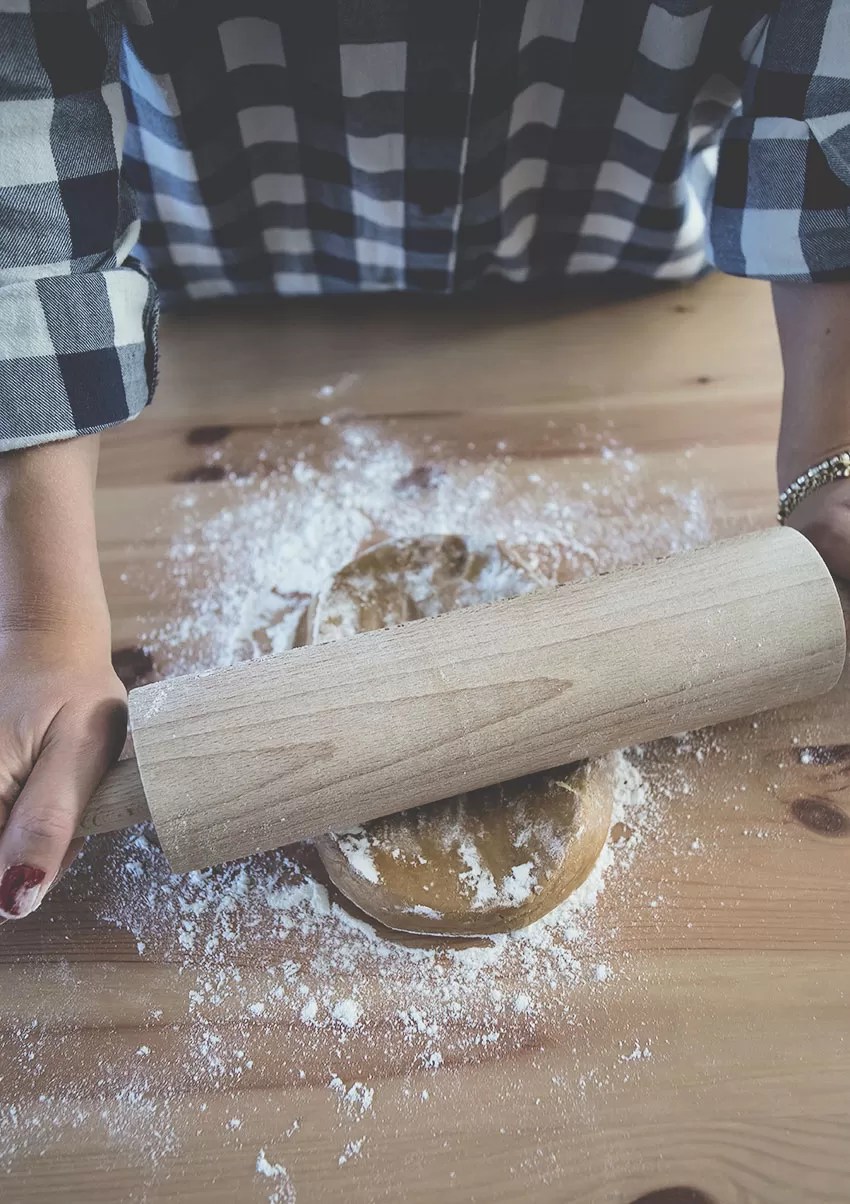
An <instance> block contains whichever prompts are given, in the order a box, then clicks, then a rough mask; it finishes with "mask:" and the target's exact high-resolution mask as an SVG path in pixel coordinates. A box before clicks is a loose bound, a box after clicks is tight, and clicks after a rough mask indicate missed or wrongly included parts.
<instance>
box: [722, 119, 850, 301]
mask: <svg viewBox="0 0 850 1204" xmlns="http://www.w3.org/2000/svg"><path fill="white" fill-rule="evenodd" d="M710 250H711V258H712V260H713V262H714V264H715V266H716V267H718V268H720V269H721V270H722V271H724V272H728V273H730V275H733V276H754V277H758V278H760V279H763V280H775V281H788V282H793V281H800V282H806V281H828V280H848V279H850V116H849V115H848V114H846V113H841V114H836V115H833V116H829V117H819V118H814V119H811V120H808V121H799V120H797V119H795V118H790V117H756V118H745V117H738V118H735V119H734V120H733V121H731V122H730V123H729V126H728V128H727V131H726V134H725V137H724V140H723V143H722V145H721V148H720V158H719V162H718V169H717V181H716V184H715V192H714V204H713V207H712V216H711V248H710Z"/></svg>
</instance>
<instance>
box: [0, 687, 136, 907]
mask: <svg viewBox="0 0 850 1204" xmlns="http://www.w3.org/2000/svg"><path fill="white" fill-rule="evenodd" d="M125 726H126V709H125V707H124V706H123V704H122V702H121V701H120V699H107V700H105V701H103V702H100V703H98V704H97V705H96V706H95V707H94V708H93V709H92V710H91V712H89V713H87V714H86V713H84V712H83V713H80V712H75V713H72V712H70V711H69V710H68V709H63V710H62V711H60V712H59V714H58V715H57V716H56V718H55V719H54V721H53V723H52V724H51V726H50V728H49V729H48V732H47V735H46V737H45V739H44V742H43V744H42V748H41V752H40V754H39V756H38V759H37V761H36V763H35V765H34V767H33V769H32V771H31V773H30V774H29V777H28V778H27V780H26V782H25V783H24V786H23V789H22V790H21V792H20V794H19V795H18V798H17V800H16V801H15V803H14V806H13V807H12V811H11V814H10V816H9V819H8V821H7V823H6V826H5V828H4V829H3V832H2V835H0V917H3V918H6V919H19V918H21V917H23V916H26V915H29V914H30V912H32V911H34V910H35V908H36V907H38V905H39V904H40V903H41V901H42V899H43V898H44V896H45V895H46V893H47V891H48V890H49V888H50V887H51V886H52V884H53V882H54V881H55V880H56V878H57V877H58V876H59V874H60V873H61V871H62V869H63V866H64V863H65V859H66V857H67V856H68V855H69V853H71V849H70V845H71V841H72V837H73V835H74V832H75V831H76V828H77V824H78V823H79V819H80V816H81V815H82V813H83V811H84V810H85V808H86V805H87V803H88V801H89V799H90V798H91V796H92V794H93V793H94V790H95V788H96V786H97V784H98V782H99V781H100V779H101V778H102V777H103V774H104V773H105V772H106V770H107V768H108V767H109V765H110V764H111V762H112V761H113V760H114V759H115V758H116V757H117V755H118V753H119V752H120V749H121V743H122V740H123V731H124V728H125Z"/></svg>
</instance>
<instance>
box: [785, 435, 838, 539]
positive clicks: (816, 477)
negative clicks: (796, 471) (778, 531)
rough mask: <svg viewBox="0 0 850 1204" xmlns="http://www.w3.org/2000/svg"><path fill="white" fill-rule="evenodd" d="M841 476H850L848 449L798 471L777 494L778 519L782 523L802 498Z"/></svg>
mask: <svg viewBox="0 0 850 1204" xmlns="http://www.w3.org/2000/svg"><path fill="white" fill-rule="evenodd" d="M842 477H850V451H845V452H838V453H837V454H836V455H834V456H830V457H829V459H827V460H821V462H820V464H815V465H814V466H813V467H812V468H809V469H807V470H806V472H802V473H800V475H799V476H798V477H797V479H796V481H792V482H791V484H790V485H789V486H788V488H787V489H783V490H782V492H781V493H780V495H779V514H778V515H777V517H778V519H779V521H780V522H781V523H784V522H785V520H786V518H787V517H788V515H789V514H790V513H791V511H792V510H794V508H795V507H796V506H799V504H800V502H802V500H803V498H805V497H808V496H809V494H810V493H814V491H815V490H816V489H820V487H821V485H828V484H829V483H830V481H839V480H841V478H842Z"/></svg>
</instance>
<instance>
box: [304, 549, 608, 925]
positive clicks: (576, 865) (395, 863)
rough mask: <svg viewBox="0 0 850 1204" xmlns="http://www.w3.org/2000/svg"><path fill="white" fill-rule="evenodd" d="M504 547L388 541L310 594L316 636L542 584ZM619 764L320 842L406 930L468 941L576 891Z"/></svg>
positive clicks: (599, 843) (478, 796)
mask: <svg viewBox="0 0 850 1204" xmlns="http://www.w3.org/2000/svg"><path fill="white" fill-rule="evenodd" d="M535 584H536V583H535V582H534V581H533V580H532V579H531V578H530V576H529V574H528V573H527V572H526V571H525V570H524V569H523V568H522V567H521V565H519V564H518V563H517V562H515V561H514V560H512V559H511V557H510V556H509V555H508V554H507V553H506V552H504V551H503V550H502V549H501V548H499V547H497V546H494V545H489V546H485V547H474V546H472V545H470V544H469V543H468V542H466V541H465V540H463V539H461V538H460V537H459V536H456V535H447V536H431V537H426V538H419V539H411V540H399V541H390V542H387V543H383V544H379V545H378V546H376V547H374V548H371V549H369V551H367V552H364V553H363V554H362V555H361V556H358V557H357V558H356V559H355V560H354V561H352V562H351V564H349V565H348V566H346V567H345V568H344V569H343V570H342V571H341V572H340V573H338V574H337V575H336V577H335V578H334V579H333V580H332V582H331V583H330V584H329V585H328V587H327V588H326V589H325V590H324V591H323V592H322V593H321V594H320V595H319V596H318V597H317V598H315V599H314V601H313V602H312V604H311V606H310V608H309V610H308V613H307V616H306V619H305V624H306V631H305V635H306V637H307V639H308V640H309V641H310V642H314V643H318V642H322V641H325V640H333V639H345V638H346V637H348V636H351V635H354V634H356V633H357V632H360V631H373V630H375V629H377V628H381V627H392V626H395V625H396V624H398V623H402V622H406V621H407V620H409V619H417V618H424V617H427V616H434V615H438V614H441V613H443V612H444V611H447V610H451V609H453V608H455V607H458V606H468V605H473V604H475V603H478V602H487V601H494V600H496V599H498V598H505V597H511V596H513V595H515V594H519V593H525V592H528V591H529V590H530V589H533V588H535ZM613 786H614V782H613V772H612V768H611V764H610V761H609V760H607V759H602V760H599V761H594V762H591V763H584V764H581V765H578V766H575V765H574V766H564V767H562V768H560V769H556V770H551V771H549V772H546V773H539V774H534V775H532V776H531V777H527V778H520V779H517V780H516V781H512V782H507V783H504V784H502V785H500V786H493V787H489V788H487V789H486V790H476V791H474V792H472V793H470V794H466V795H459V796H458V797H456V798H452V799H447V800H445V801H444V802H441V803H434V804H433V805H432V806H429V807H417V808H414V809H413V810H409V811H402V812H400V813H398V814H396V815H391V816H387V817H386V818H383V819H377V820H374V821H372V822H371V823H368V824H365V825H363V826H362V827H360V828H356V829H353V830H350V831H347V832H338V833H329V834H328V835H326V836H324V837H322V838H321V839H320V840H319V841H318V842H317V847H318V850H319V854H320V856H321V858H322V861H323V862H324V865H325V868H326V869H327V872H328V875H329V876H330V878H331V881H332V882H333V883H334V884H335V885H336V886H337V887H338V888H339V890H341V891H342V893H343V894H344V895H346V896H347V897H348V898H349V899H350V900H351V901H352V902H353V903H354V904H356V906H357V907H359V908H360V909H361V910H362V911H364V912H365V913H366V914H367V915H370V916H372V917H373V918H374V919H376V920H379V921H380V922H381V923H382V924H385V925H387V926H388V927H390V928H396V929H400V930H402V931H406V932H419V933H435V934H440V935H445V936H448V935H453V936H469V935H483V934H487V933H494V932H507V931H510V930H512V929H515V928H522V927H524V926H525V925H526V924H530V923H532V921H534V920H537V919H539V918H540V917H541V916H543V915H545V914H546V913H547V912H548V911H551V909H552V908H553V907H555V906H557V904H558V903H560V902H561V901H562V900H563V899H565V898H566V897H567V895H569V894H570V893H571V892H572V891H573V890H575V888H576V887H577V886H579V885H580V884H581V883H582V882H583V881H584V879H585V878H586V877H587V875H588V873H589V872H590V870H591V869H592V867H593V865H594V862H595V861H596V859H597V857H598V856H599V853H600V851H601V850H602V847H603V845H604V844H605V840H606V837H607V835H608V829H609V826H610V823H611V809H612V805H613Z"/></svg>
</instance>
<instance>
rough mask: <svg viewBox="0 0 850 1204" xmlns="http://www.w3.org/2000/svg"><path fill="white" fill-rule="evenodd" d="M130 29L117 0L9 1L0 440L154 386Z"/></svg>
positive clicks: (1, 57)
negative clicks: (127, 88) (127, 52)
mask: <svg viewBox="0 0 850 1204" xmlns="http://www.w3.org/2000/svg"><path fill="white" fill-rule="evenodd" d="M121 37H122V22H121V19H120V16H119V15H118V13H117V11H116V9H115V7H114V6H113V4H112V3H110V2H109V0H53V2H52V3H49V4H45V3H44V0H0V451H7V450H10V449H12V448H20V447H28V446H33V445H36V444H40V443H46V442H50V441H52V440H56V439H68V438H71V437H73V436H75V435H84V434H91V433H93V432H95V431H100V430H103V429H104V428H106V427H109V426H114V425H116V424H117V423H119V422H122V421H126V420H127V419H128V418H133V417H135V416H136V415H137V414H138V413H139V412H140V411H141V410H142V409H143V408H144V406H145V405H146V404H147V402H148V401H149V400H150V397H151V393H152V391H153V386H154V382H155V376H156V324H157V300H156V292H155V289H154V287H153V285H152V283H151V281H150V280H149V278H148V276H147V275H146V274H145V272H144V270H143V269H142V267H141V265H140V264H139V263H138V262H137V261H136V260H134V259H133V258H132V257H131V255H130V251H131V250H132V248H133V246H134V244H135V243H136V241H137V239H138V235H139V222H138V220H137V217H136V212H135V207H134V201H133V197H132V194H131V192H130V189H129V188H128V186H127V184H126V183H125V181H124V179H123V177H122V172H121V159H122V146H123V141H124V131H125V127H126V117H125V114H124V105H123V100H122V94H121V83H120V80H119V73H118V63H119V56H120V49H121Z"/></svg>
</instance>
